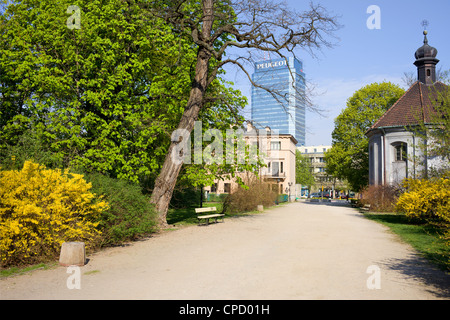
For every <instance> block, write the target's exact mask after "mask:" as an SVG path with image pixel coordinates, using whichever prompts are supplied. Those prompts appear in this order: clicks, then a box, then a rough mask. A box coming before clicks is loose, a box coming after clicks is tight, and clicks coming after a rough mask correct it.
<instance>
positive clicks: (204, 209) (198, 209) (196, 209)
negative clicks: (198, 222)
mask: <svg viewBox="0 0 450 320" xmlns="http://www.w3.org/2000/svg"><path fill="white" fill-rule="evenodd" d="M216 210H217V209H216V207H207V208H195V213H202V212H212V211H216Z"/></svg>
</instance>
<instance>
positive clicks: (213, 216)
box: [197, 214, 224, 219]
mask: <svg viewBox="0 0 450 320" xmlns="http://www.w3.org/2000/svg"><path fill="white" fill-rule="evenodd" d="M223 216H224V214H208V215H206V216H198V217H197V218H199V219H208V218H215V217H223Z"/></svg>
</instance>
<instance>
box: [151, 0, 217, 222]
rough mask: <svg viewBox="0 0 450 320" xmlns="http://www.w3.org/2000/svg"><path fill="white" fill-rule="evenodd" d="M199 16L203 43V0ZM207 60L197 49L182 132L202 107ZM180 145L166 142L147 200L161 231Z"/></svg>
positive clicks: (209, 6)
mask: <svg viewBox="0 0 450 320" xmlns="http://www.w3.org/2000/svg"><path fill="white" fill-rule="evenodd" d="M203 13H204V19H203V27H202V35H201V36H202V38H203V40H206V39H209V37H210V35H211V30H212V24H213V0H203ZM210 58H211V53H210V52H209V51H208V50H207V49H206V48H204V47H200V48H199V51H198V54H197V63H196V67H195V78H194V81H193V82H192V88H191V92H190V95H189V100H188V103H187V106H186V108H185V110H184V113H183V116H182V117H181V120H180V123H179V125H178V128H177V129H181V130H186V131H187V132H189V133H191V132H192V130H193V129H194V124H195V121H196V120H197V118H198V115H199V112H200V110H201V108H202V102H203V97H204V94H205V91H206V86H207V80H208V67H209V60H210ZM180 142H181V141H179V142H175V141H172V142H171V143H170V147H169V150H168V151H167V155H166V158H165V160H164V164H163V166H162V168H161V172H160V174H159V176H158V178H157V179H156V181H155V187H154V189H153V192H152V196H151V198H150V202H151V203H153V204H155V208H156V211H157V213H158V224H159V227H161V228H165V227H167V226H168V225H167V211H168V209H169V203H170V200H171V198H172V194H173V190H174V188H175V184H176V182H177V178H178V174H179V173H180V170H181V167H182V165H183V164H182V163H179V162H175V161H174V160H173V157H172V152H173V151H174V148H175V147H176V145H177V144H178V143H180Z"/></svg>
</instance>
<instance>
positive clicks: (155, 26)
mask: <svg viewBox="0 0 450 320" xmlns="http://www.w3.org/2000/svg"><path fill="white" fill-rule="evenodd" d="M71 4H72V2H70V1H63V2H54V1H49V0H43V1H34V0H31V1H26V2H25V1H11V2H10V3H9V4H8V6H7V7H6V11H5V12H4V14H2V15H1V17H0V19H1V27H0V28H1V29H0V70H1V76H0V90H1V96H2V100H1V102H0V112H1V122H0V135H1V138H2V139H1V141H2V142H1V146H0V148H1V150H0V152H2V153H3V155H5V154H7V153H8V151H7V150H8V148H9V149H10V148H11V147H12V146H15V145H16V144H17V143H18V142H19V137H20V136H21V135H23V134H25V135H28V136H30V135H34V136H37V137H39V140H40V145H41V147H44V148H45V149H47V150H48V151H49V152H51V153H54V154H55V155H56V157H58V159H59V161H58V163H59V164H61V165H63V166H76V167H79V168H81V169H83V170H85V171H97V172H103V173H107V174H108V175H110V176H113V177H117V178H121V179H127V180H132V181H138V180H139V179H142V178H143V177H148V176H151V177H153V179H154V178H155V177H156V176H157V174H158V173H159V171H160V167H161V165H162V163H163V161H164V159H165V156H166V153H167V149H168V146H169V144H170V135H171V133H172V131H173V130H174V129H175V128H176V126H177V124H178V122H179V121H180V118H181V116H182V114H183V111H184V108H185V106H186V103H187V100H188V98H189V91H190V89H191V83H192V79H193V75H194V72H193V68H194V66H195V61H196V55H197V50H196V48H194V47H193V46H192V43H191V42H190V40H189V39H187V38H186V37H183V36H180V35H179V34H177V33H175V32H174V31H173V30H172V28H171V27H170V26H169V25H167V24H166V23H165V22H164V20H163V19H161V18H158V17H155V16H148V15H144V14H143V11H142V8H141V6H140V5H139V4H138V3H137V2H136V1H120V0H109V1H107V2H106V3H103V4H100V3H99V2H92V1H78V2H77V6H78V7H79V8H80V10H81V16H80V22H81V23H80V29H76V28H75V29H70V28H68V26H67V23H66V22H67V19H68V18H69V16H70V14H68V13H67V8H68V7H69V5H71ZM150 18H151V21H150V20H149V19H150ZM18 35H20V37H19V36H18ZM207 98H208V99H209V100H207V101H206V102H205V108H204V109H203V110H202V112H201V115H200V116H201V117H202V119H203V120H204V121H203V130H207V129H208V128H209V127H210V126H214V128H218V129H225V128H229V127H230V126H231V125H233V124H238V123H239V122H240V121H243V118H242V117H240V116H239V110H241V109H242V108H243V107H244V106H245V104H246V98H245V97H243V96H242V95H241V93H240V92H239V90H236V89H233V88H232V86H231V84H228V83H225V81H224V80H222V78H221V76H220V74H219V76H218V77H216V78H215V79H214V81H212V82H211V85H210V87H209V88H208V91H207ZM220 98H223V99H220ZM222 101H226V104H225V103H223V102H222ZM23 160H25V159H23ZM200 178H201V177H199V176H196V177H191V178H190V179H191V181H192V180H194V179H195V180H198V179H200Z"/></svg>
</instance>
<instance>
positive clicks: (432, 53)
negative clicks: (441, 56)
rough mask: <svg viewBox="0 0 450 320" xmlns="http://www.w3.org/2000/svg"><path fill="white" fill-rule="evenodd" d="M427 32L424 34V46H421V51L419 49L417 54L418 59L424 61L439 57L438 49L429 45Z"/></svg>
mask: <svg viewBox="0 0 450 320" xmlns="http://www.w3.org/2000/svg"><path fill="white" fill-rule="evenodd" d="M427 34H428V32H427V31H424V32H423V35H424V39H423V46H421V47H420V48H419V49H417V51H416V53H415V55H414V56H415V57H416V59H423V58H436V56H437V53H438V51H437V49H436V48H433V47H432V46H430V45H428V39H427Z"/></svg>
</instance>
